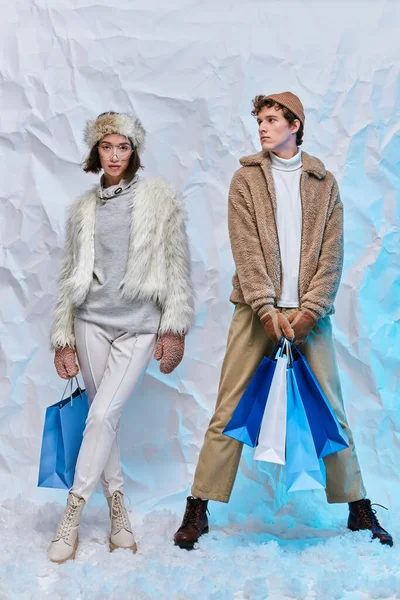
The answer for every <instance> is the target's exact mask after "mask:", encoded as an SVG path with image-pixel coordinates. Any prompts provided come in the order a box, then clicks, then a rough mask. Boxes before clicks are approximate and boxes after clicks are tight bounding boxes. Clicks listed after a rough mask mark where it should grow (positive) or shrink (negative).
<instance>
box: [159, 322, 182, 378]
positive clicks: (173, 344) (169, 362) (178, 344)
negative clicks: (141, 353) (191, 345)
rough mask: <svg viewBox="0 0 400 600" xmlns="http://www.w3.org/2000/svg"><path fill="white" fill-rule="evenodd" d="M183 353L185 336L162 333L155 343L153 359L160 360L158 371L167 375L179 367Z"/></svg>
mask: <svg viewBox="0 0 400 600" xmlns="http://www.w3.org/2000/svg"><path fill="white" fill-rule="evenodd" d="M184 352H185V336H184V335H178V334H177V333H172V332H168V333H163V334H162V335H161V336H160V339H159V340H158V342H157V346H156V350H155V353H154V358H155V359H156V360H161V363H160V371H161V373H165V374H166V375H169V374H170V373H172V371H173V370H174V369H176V367H177V366H178V365H179V363H180V362H181V360H182V358H183V354H184Z"/></svg>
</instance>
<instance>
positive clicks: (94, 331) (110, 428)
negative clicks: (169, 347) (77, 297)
mask: <svg viewBox="0 0 400 600" xmlns="http://www.w3.org/2000/svg"><path fill="white" fill-rule="evenodd" d="M75 337H76V352H77V357H78V362H79V366H80V369H81V373H82V377H83V381H84V383H85V388H86V393H87V396H88V399H89V406H90V409H89V414H88V418H87V421H86V427H85V431H84V434H83V441H82V446H81V449H80V452H79V456H78V461H77V464H76V469H75V478H74V483H73V485H72V488H71V491H72V492H74V494H76V495H77V496H81V497H82V498H84V499H85V500H86V501H87V500H88V499H89V497H90V495H91V494H92V492H93V490H94V489H95V487H96V484H97V482H98V481H99V479H100V480H101V483H102V486H103V490H104V494H105V495H106V496H107V497H110V496H112V495H113V493H114V492H115V491H121V492H123V476H122V469H121V461H120V455H119V448H118V442H117V432H118V427H119V421H120V417H121V413H122V411H123V409H124V406H125V405H126V404H127V403H128V401H129V400H130V399H131V398H132V395H133V392H134V390H135V388H136V386H137V385H138V383H139V382H140V380H141V379H142V377H143V375H144V373H145V371H146V369H147V366H148V364H149V362H150V359H151V357H152V354H153V351H154V347H155V344H156V339H157V336H156V335H155V334H145V335H138V334H136V333H126V332H123V331H120V330H118V329H115V328H114V327H100V326H98V325H95V324H93V323H89V322H86V321H83V320H81V319H75Z"/></svg>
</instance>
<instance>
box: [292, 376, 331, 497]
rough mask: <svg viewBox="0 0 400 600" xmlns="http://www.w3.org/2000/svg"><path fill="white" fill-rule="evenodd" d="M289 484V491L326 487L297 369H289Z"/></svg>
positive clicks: (321, 462) (324, 473)
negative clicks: (302, 396) (298, 381)
mask: <svg viewBox="0 0 400 600" xmlns="http://www.w3.org/2000/svg"><path fill="white" fill-rule="evenodd" d="M286 487H287V491H288V492H295V491H299V490H315V489H320V488H325V487H326V472H325V467H324V464H323V461H322V459H319V458H318V455H317V452H316V449H315V445H314V439H313V436H312V433H311V429H310V425H309V423H308V419H307V415H306V411H305V408H304V406H303V403H302V399H301V397H300V393H299V388H298V387H297V382H296V376H295V372H294V369H293V368H288V369H287V423H286Z"/></svg>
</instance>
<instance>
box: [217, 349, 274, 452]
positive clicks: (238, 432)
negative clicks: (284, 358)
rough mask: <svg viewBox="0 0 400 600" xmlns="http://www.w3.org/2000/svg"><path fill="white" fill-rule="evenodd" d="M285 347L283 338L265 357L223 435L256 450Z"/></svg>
mask: <svg viewBox="0 0 400 600" xmlns="http://www.w3.org/2000/svg"><path fill="white" fill-rule="evenodd" d="M283 346H284V339H283V338H281V339H280V340H279V342H278V343H277V345H276V346H275V348H274V350H273V351H272V353H271V356H270V357H265V358H263V360H262V361H261V363H260V365H259V366H258V368H257V370H256V372H255V373H254V375H253V377H252V379H251V380H250V383H249V385H248V386H247V388H246V390H245V392H244V394H243V396H242V397H241V398H240V400H239V404H238V405H237V407H236V409H235V411H234V413H233V415H232V417H231V420H230V421H229V423H228V424H227V425H226V427H225V429H224V430H223V432H222V433H224V434H225V435H227V436H229V437H231V438H234V439H235V440H238V441H239V442H243V443H244V444H247V445H248V446H251V447H252V448H254V447H255V446H256V445H257V440H258V434H259V432H260V428H261V422H262V418H263V415H264V410H265V405H266V404H267V399H268V393H269V390H270V387H271V383H272V379H273V376H274V373H275V368H276V360H277V354H279V353H280V352H281V350H282V348H283Z"/></svg>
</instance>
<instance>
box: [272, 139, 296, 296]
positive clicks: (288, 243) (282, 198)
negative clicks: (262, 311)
mask: <svg viewBox="0 0 400 600" xmlns="http://www.w3.org/2000/svg"><path fill="white" fill-rule="evenodd" d="M270 157H271V166H272V176H273V179H274V184H275V193H276V204H277V218H276V224H277V228H278V237H279V247H280V253H281V264H282V292H281V297H280V298H279V299H278V301H277V305H278V306H279V307H285V308H297V307H298V306H299V268H300V251H301V228H302V207H301V196H300V177H301V171H302V166H303V164H302V161H301V150H299V151H298V153H297V154H296V155H295V156H293V157H292V158H289V159H284V158H279V157H278V156H276V155H275V154H273V153H272V152H271V153H270Z"/></svg>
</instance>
